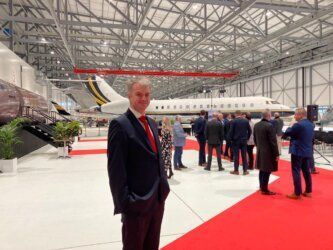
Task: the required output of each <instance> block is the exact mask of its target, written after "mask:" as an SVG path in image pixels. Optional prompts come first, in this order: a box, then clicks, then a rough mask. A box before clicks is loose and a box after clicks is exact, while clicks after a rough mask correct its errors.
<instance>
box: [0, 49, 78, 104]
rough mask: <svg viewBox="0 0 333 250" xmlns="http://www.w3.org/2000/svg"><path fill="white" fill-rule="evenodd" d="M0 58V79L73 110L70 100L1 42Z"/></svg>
mask: <svg viewBox="0 0 333 250" xmlns="http://www.w3.org/2000/svg"><path fill="white" fill-rule="evenodd" d="M0 58H1V60H0V79H2V80H4V81H7V82H9V83H12V84H14V85H16V86H19V87H21V88H24V89H27V90H30V91H32V92H34V93H37V94H39V95H42V96H44V97H45V98H46V99H47V100H51V99H52V100H55V101H56V102H58V103H59V104H61V105H63V106H64V107H65V108H66V109H71V108H70V107H73V108H74V106H75V102H73V101H72V99H70V98H69V97H68V96H67V95H65V94H63V93H62V92H61V91H59V89H57V88H56V87H55V86H53V85H52V84H51V82H50V81H47V80H45V77H43V76H42V75H41V74H40V73H39V72H36V71H35V69H34V68H33V67H31V66H30V65H29V64H27V63H26V62H25V61H24V60H22V59H21V58H20V57H19V56H17V55H16V54H15V53H14V52H13V51H11V50H10V49H8V48H7V47H6V46H5V45H4V44H3V43H1V42H0ZM36 74H37V76H36ZM51 107H52V106H51V105H50V108H51Z"/></svg>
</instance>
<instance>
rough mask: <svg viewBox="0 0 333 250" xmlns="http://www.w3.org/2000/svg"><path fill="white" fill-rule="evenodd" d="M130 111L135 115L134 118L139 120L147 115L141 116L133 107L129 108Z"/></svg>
mask: <svg viewBox="0 0 333 250" xmlns="http://www.w3.org/2000/svg"><path fill="white" fill-rule="evenodd" d="M129 109H130V110H131V112H132V113H133V114H134V116H135V117H136V118H137V119H139V118H140V117H141V116H143V115H146V114H141V113H139V112H138V111H136V110H135V109H134V108H132V107H131V106H130V107H129Z"/></svg>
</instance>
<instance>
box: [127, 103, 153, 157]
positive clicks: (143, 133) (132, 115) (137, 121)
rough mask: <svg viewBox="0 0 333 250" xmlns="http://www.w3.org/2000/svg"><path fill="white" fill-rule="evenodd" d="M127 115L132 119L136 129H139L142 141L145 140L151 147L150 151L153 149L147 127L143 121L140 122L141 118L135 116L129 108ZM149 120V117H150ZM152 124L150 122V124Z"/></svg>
mask: <svg viewBox="0 0 333 250" xmlns="http://www.w3.org/2000/svg"><path fill="white" fill-rule="evenodd" d="M126 116H127V118H128V119H129V120H130V121H131V123H132V125H133V127H134V128H135V130H136V131H137V133H138V134H139V136H140V137H141V139H142V141H144V142H145V144H146V146H147V147H148V148H149V149H150V151H153V150H152V148H151V145H150V142H149V139H148V136H147V134H146V131H145V129H144V128H143V127H142V125H141V123H140V122H139V120H138V119H137V118H136V117H135V115H134V114H133V113H132V112H131V110H129V109H128V110H127V112H126ZM148 121H149V119H148ZM149 125H150V124H149Z"/></svg>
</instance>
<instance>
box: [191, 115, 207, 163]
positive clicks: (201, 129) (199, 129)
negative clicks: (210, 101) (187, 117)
mask: <svg viewBox="0 0 333 250" xmlns="http://www.w3.org/2000/svg"><path fill="white" fill-rule="evenodd" d="M205 115H206V111H205V110H201V111H200V117H199V118H198V119H196V120H195V122H194V132H195V138H197V141H198V143H199V166H203V167H205V166H206V165H207V164H206V137H205V128H206V119H205Z"/></svg>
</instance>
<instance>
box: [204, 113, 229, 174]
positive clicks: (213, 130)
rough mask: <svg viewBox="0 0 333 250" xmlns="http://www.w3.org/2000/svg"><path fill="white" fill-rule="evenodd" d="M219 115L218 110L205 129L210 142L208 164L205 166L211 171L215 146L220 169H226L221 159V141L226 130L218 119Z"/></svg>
mask: <svg viewBox="0 0 333 250" xmlns="http://www.w3.org/2000/svg"><path fill="white" fill-rule="evenodd" d="M218 115H219V114H218V113H217V112H214V113H213V119H212V120H210V121H209V122H208V123H207V126H206V129H205V137H206V139H207V143H208V164H207V167H205V170H207V171H210V168H211V165H212V154H213V149H214V148H215V150H216V157H217V164H218V166H219V171H222V170H224V168H223V167H222V161H221V143H222V139H223V133H224V131H223V125H222V123H221V122H220V121H219V120H218Z"/></svg>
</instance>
